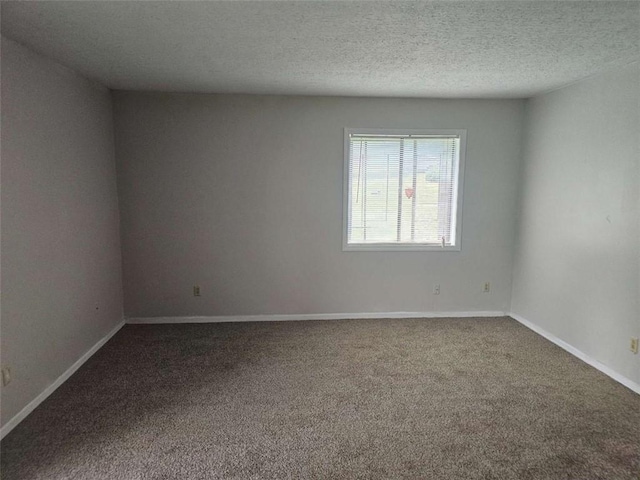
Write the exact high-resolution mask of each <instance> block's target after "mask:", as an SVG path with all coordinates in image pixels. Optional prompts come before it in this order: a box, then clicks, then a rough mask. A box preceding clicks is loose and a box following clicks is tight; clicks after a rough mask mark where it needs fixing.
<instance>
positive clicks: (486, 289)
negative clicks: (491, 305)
mask: <svg viewBox="0 0 640 480" xmlns="http://www.w3.org/2000/svg"><path fill="white" fill-rule="evenodd" d="M482 291H483V292H484V293H489V292H490V291H491V284H490V283H489V282H484V287H483V288H482Z"/></svg>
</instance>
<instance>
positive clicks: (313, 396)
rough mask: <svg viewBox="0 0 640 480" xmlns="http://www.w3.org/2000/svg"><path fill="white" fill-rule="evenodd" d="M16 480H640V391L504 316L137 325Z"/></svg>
mask: <svg viewBox="0 0 640 480" xmlns="http://www.w3.org/2000/svg"><path fill="white" fill-rule="evenodd" d="M1 450H2V452H1V453H2V457H1V469H2V478H3V479H4V480H11V479H46V480H55V479H93V478H104V479H173V478H176V479H214V478H228V479H243V480H244V479H289V478H290V479H298V478H323V479H324V478H326V479H333V478H335V479H378V478H389V479H400V478H424V479H464V480H473V479H518V480H526V479H554V480H558V479H582V480H593V479H607V480H622V479H633V480H638V478H639V475H640V396H639V395H637V394H635V393H633V392H631V391H630V390H628V389H626V388H625V387H623V386H621V385H619V384H617V383H616V382H614V381H613V380H611V379H609V378H608V377H606V376H604V375H603V374H601V373H599V372H598V371H596V370H594V369H593V368H591V367H589V366H588V365H586V364H584V363H582V362H581V361H579V360H577V359H575V358H574V357H572V356H570V355H569V354H567V353H565V352H564V351H563V350H561V349H559V348H558V347H556V346H554V345H553V344H551V343H549V342H548V341H546V340H544V339H543V338H541V337H539V336H537V335H536V334H534V333H532V332H531V331H529V330H527V329H526V328H524V327H522V326H521V325H519V324H518V323H516V322H515V321H513V320H511V319H508V318H493V319H440V320H424V319H423V320H421V319H417V320H348V321H314V322H278V323H240V324H238V323H236V324H209V325H164V326H163V325H157V326H126V327H125V328H123V329H122V330H121V331H120V332H119V333H118V334H117V335H116V336H115V337H114V338H113V339H112V340H111V341H110V342H109V343H108V344H107V345H106V346H105V347H104V348H102V349H101V350H100V351H99V352H98V353H97V354H96V355H95V356H94V357H93V358H91V359H90V360H89V362H87V363H86V364H85V366H83V367H82V368H81V369H80V370H79V371H78V372H77V373H76V374H75V375H74V376H73V377H72V378H71V379H70V380H69V381H68V382H66V383H65V384H64V385H63V386H62V387H60V388H59V389H58V390H57V391H56V392H55V393H54V394H53V395H52V396H51V397H50V398H49V399H48V400H47V401H45V402H44V403H43V404H42V405H41V406H40V407H39V408H37V409H36V410H35V411H34V412H33V413H32V414H31V415H30V416H29V417H28V418H27V419H26V420H25V421H24V422H22V423H21V424H20V425H19V426H18V427H17V428H16V429H15V430H14V431H13V432H12V433H10V434H9V435H8V436H7V437H6V438H5V439H4V440H3V442H2V444H1Z"/></svg>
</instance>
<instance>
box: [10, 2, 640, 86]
mask: <svg viewBox="0 0 640 480" xmlns="http://www.w3.org/2000/svg"><path fill="white" fill-rule="evenodd" d="M2 33H3V35H5V36H7V37H9V38H12V39H14V40H16V41H18V42H20V43H22V44H25V45H27V46H30V47H31V48H33V49H34V50H36V51H38V52H41V53H43V54H45V55H48V56H50V57H52V58H54V59H56V60H58V61H60V62H61V63H63V64H65V65H67V66H69V67H71V68H73V69H75V70H77V71H79V72H80V73H82V74H84V75H86V76H88V77H90V78H93V79H96V80H98V81H100V82H102V83H103V84H105V85H107V86H108V87H111V88H115V89H130V90H164V91H189V92H228V93H231V92H237V93H272V94H303V95H355V96H402V97H527V96H531V95H532V94H535V93H539V92H541V91H546V90H549V89H552V88H555V87H559V86H562V85H564V84H567V83H570V82H572V81H575V80H578V79H581V78H584V77H586V76H589V75H591V74H593V73H596V72H599V71H602V70H605V69H607V68H609V67H612V66H614V65H617V64H624V63H629V62H631V61H634V60H637V59H638V58H639V56H640V2H638V1H632V2H625V1H611V2H608V1H595V2H589V1H466V2H459V1H437V2H435V1H422V2H399V1H382V2H378V1H369V2H351V1H349V2H346V1H345V2H337V1H297V2H270V1H254V2H244V1H231V2H181V1H169V2H156V1H130V2H127V1H125V2H113V1H102V2H85V1H72V2H65V1H42V2H40V1H22V2H15V1H3V2H2Z"/></svg>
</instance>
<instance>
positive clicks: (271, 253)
mask: <svg viewBox="0 0 640 480" xmlns="http://www.w3.org/2000/svg"><path fill="white" fill-rule="evenodd" d="M114 100H115V119H116V120H115V126H116V152H117V155H116V156H117V161H118V175H119V194H120V205H121V217H122V246H123V259H124V262H123V264H124V285H125V314H126V316H128V317H146V316H185V315H187V316H188V315H245V314H304V313H345V312H346V313H353V312H377V311H382V312H384V311H436V312H443V311H487V310H497V311H506V310H508V307H509V304H510V295H511V266H512V264H511V260H512V248H513V241H514V234H515V230H514V225H515V215H516V210H515V201H516V197H517V186H516V180H517V175H518V170H519V158H520V143H521V120H522V112H523V105H524V102H523V101H519V100H492V101H486V100H416V99H362V98H330V97H277V96H242V95H185V94H151V93H147V94H142V93H135V92H116V93H114ZM344 127H379V128H413V129H420V128H424V129H428V128H464V129H467V130H468V140H467V168H466V176H465V191H464V214H463V226H462V237H463V239H462V251H461V252H398V253H388V252H342V243H341V242H342V237H341V235H342V230H341V229H342V175H343V128H344ZM485 281H490V282H491V284H492V292H491V293H490V294H485V293H482V285H483V282H485ZM434 283H439V284H441V292H442V293H441V294H440V295H439V296H434V295H433V294H432V286H433V284H434ZM194 284H199V285H200V286H201V288H202V296H201V297H199V298H196V297H193V295H192V286H193V285H194Z"/></svg>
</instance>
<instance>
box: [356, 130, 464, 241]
mask: <svg viewBox="0 0 640 480" xmlns="http://www.w3.org/2000/svg"><path fill="white" fill-rule="evenodd" d="M459 142H460V140H459V137H457V136H410V135H406V136H402V135H393V136H391V135H389V136H383V135H375V136H374V135H351V137H350V141H349V159H350V162H349V197H350V198H349V200H350V202H349V211H348V225H347V227H348V243H350V244H357V243H373V244H375V243H419V244H425V243H427V244H437V245H441V244H442V243H443V238H444V245H445V246H449V245H452V244H453V243H452V241H455V231H454V228H455V226H454V223H455V218H454V216H455V214H454V213H453V210H454V209H455V198H454V192H455V185H454V182H455V181H456V178H457V174H456V173H457V163H458V150H459Z"/></svg>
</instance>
